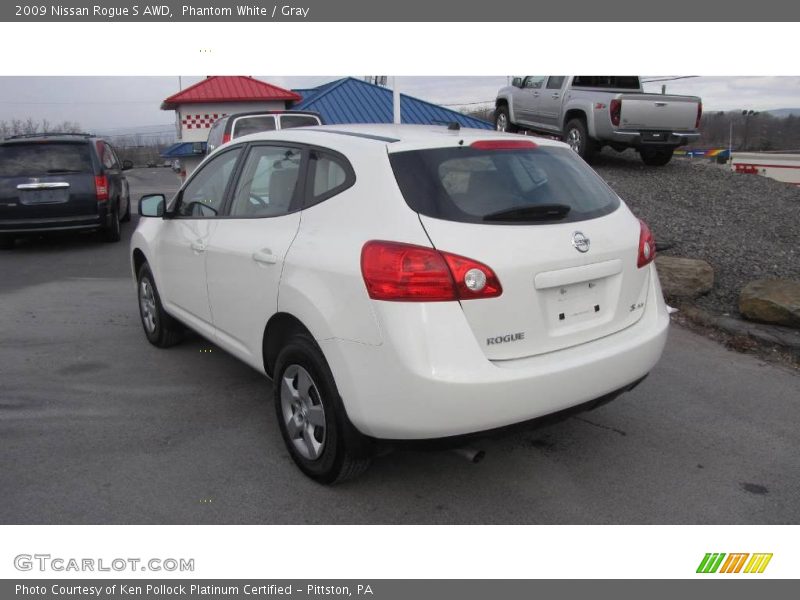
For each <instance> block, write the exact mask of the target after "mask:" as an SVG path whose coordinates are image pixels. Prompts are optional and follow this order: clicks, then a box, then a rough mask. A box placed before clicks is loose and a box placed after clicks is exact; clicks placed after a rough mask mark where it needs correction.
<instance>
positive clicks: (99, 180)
mask: <svg viewBox="0 0 800 600" xmlns="http://www.w3.org/2000/svg"><path fill="white" fill-rule="evenodd" d="M94 189H95V193H96V194H97V201H98V202H106V201H108V178H107V177H106V176H105V175H97V176H96V177H95V178H94Z"/></svg>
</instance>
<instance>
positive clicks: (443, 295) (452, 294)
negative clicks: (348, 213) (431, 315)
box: [361, 240, 503, 302]
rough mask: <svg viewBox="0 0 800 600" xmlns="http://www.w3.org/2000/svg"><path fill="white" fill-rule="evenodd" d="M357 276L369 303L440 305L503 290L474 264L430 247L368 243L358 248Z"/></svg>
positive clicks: (486, 269)
mask: <svg viewBox="0 0 800 600" xmlns="http://www.w3.org/2000/svg"><path fill="white" fill-rule="evenodd" d="M361 274H362V276H363V277H364V283H365V284H366V286H367V293H368V294H369V297H370V298H372V299H373V300H391V301H395V302H443V301H447V300H472V299H477V298H494V297H495V296H499V295H500V294H502V293H503V288H502V287H501V286H500V282H499V281H498V279H497V275H495V273H494V271H492V269H490V268H489V267H487V266H486V265H484V264H482V263H479V262H478V261H475V260H472V259H471V258H466V257H464V256H458V255H456V254H450V253H449V252H440V251H439V250H436V249H434V248H426V247H425V246H416V245H413V244H404V243H401V242H385V241H380V240H372V241H369V242H367V243H366V244H364V247H363V248H362V249H361Z"/></svg>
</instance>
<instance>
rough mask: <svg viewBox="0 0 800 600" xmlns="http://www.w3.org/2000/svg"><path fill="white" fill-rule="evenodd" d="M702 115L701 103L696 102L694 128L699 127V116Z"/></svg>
mask: <svg viewBox="0 0 800 600" xmlns="http://www.w3.org/2000/svg"><path fill="white" fill-rule="evenodd" d="M702 116H703V103H702V102H698V103H697V119H696V120H695V122H694V128H695V129H700V118H701V117H702Z"/></svg>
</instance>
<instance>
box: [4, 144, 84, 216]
mask: <svg viewBox="0 0 800 600" xmlns="http://www.w3.org/2000/svg"><path fill="white" fill-rule="evenodd" d="M94 171H95V170H94V165H93V162H92V153H91V148H90V145H89V142H87V141H84V140H81V141H75V142H71V141H50V140H43V141H38V140H37V141H26V142H10V143H5V144H2V145H0V220H16V219H33V220H36V219H50V218H59V217H79V216H91V215H96V214H97V191H96V188H95V179H94Z"/></svg>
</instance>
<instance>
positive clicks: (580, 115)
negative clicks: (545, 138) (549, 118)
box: [561, 108, 594, 135]
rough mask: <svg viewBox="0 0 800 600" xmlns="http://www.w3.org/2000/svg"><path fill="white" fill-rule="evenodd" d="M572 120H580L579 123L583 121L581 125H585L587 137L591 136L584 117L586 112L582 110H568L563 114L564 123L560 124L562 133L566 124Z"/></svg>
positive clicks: (587, 121) (587, 122)
mask: <svg viewBox="0 0 800 600" xmlns="http://www.w3.org/2000/svg"><path fill="white" fill-rule="evenodd" d="M573 119H580V120H581V121H583V124H584V125H586V133H588V134H589V135H592V134H593V133H594V132H593V131H591V129H590V125H589V119H588V117H587V116H586V111H585V110H583V109H582V108H570V109H569V110H568V111H567V112H566V113H565V114H564V122H563V123H562V124H561V130H562V131H563V130H564V129H566V127H567V123H569V122H570V121H572V120H573Z"/></svg>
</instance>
